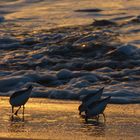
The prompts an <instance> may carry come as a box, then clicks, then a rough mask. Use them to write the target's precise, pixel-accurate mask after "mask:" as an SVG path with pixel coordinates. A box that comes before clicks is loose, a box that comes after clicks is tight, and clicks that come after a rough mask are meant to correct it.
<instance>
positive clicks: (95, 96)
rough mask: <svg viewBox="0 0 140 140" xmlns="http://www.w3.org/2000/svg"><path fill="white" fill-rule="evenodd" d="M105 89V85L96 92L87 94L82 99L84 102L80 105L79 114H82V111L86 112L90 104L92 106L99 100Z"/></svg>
mask: <svg viewBox="0 0 140 140" xmlns="http://www.w3.org/2000/svg"><path fill="white" fill-rule="evenodd" d="M103 90H104V87H103V88H101V89H99V90H98V91H97V92H95V93H91V94H88V95H86V96H85V97H84V98H83V99H82V104H81V105H80V106H79V108H78V110H79V115H81V113H82V112H84V111H85V110H86V108H87V107H88V106H90V105H91V104H93V103H94V102H97V101H98V100H100V99H101V96H102V94H103Z"/></svg>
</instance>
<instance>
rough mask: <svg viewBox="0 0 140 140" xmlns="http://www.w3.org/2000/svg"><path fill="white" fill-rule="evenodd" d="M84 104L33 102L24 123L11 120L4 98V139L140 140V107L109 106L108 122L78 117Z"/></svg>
mask: <svg viewBox="0 0 140 140" xmlns="http://www.w3.org/2000/svg"><path fill="white" fill-rule="evenodd" d="M79 103H80V102H74V101H69V102H68V101H61V100H48V99H30V100H29V102H28V103H27V105H26V109H25V116H24V120H23V118H22V110H21V111H20V112H19V117H16V116H14V118H13V119H11V110H10V109H11V107H10V105H9V104H8V98H1V100H0V107H1V115H0V137H5V138H18V139H21V138H35V139H57V140H59V139H64V140H71V139H74V140H85V139H88V140H93V139H116V140H118V139H133V140H134V139H139V137H140V133H139V131H140V120H139V118H140V111H139V105H123V106H122V105H109V106H108V107H107V109H106V111H105V114H106V122H104V119H103V117H102V116H100V119H99V122H97V121H96V120H90V121H89V122H88V123H85V120H84V119H83V118H81V117H80V116H79V115H78V110H77V107H78V105H79Z"/></svg>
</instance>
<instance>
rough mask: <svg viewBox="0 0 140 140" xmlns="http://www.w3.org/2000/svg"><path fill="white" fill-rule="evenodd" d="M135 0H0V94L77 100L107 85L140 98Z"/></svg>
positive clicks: (119, 95)
mask: <svg viewBox="0 0 140 140" xmlns="http://www.w3.org/2000/svg"><path fill="white" fill-rule="evenodd" d="M139 13H140V1H139V0H123V1H122V0H106V1H104V0H92V1H91V0H77V1H75V0H59V1H58V0H50V1H49V0H4V1H3V0H0V95H10V94H11V93H13V92H14V91H15V90H18V89H19V88H24V87H26V85H27V84H30V83H31V84H33V85H34V89H33V92H32V96H35V97H49V98H55V99H75V100H79V99H80V97H81V96H82V95H84V94H87V93H90V92H95V90H96V89H99V88H100V87H103V86H104V87H105V91H104V94H103V95H104V96H108V95H112V98H111V102H112V103H140V87H139V86H140V15H139Z"/></svg>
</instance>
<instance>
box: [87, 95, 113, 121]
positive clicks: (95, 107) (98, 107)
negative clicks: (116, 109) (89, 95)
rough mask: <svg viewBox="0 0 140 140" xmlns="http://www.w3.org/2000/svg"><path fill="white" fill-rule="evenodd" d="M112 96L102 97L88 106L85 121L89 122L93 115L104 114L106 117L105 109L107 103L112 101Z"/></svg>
mask: <svg viewBox="0 0 140 140" xmlns="http://www.w3.org/2000/svg"><path fill="white" fill-rule="evenodd" d="M110 98H111V96H109V97H107V98H104V99H101V100H99V101H97V102H93V104H91V105H90V106H88V107H87V109H86V111H85V114H86V116H85V121H86V122H87V121H88V119H89V118H91V117H97V118H98V117H99V115H100V114H103V116H104V119H105V115H104V110H105V108H106V106H107V104H108V103H109V101H110Z"/></svg>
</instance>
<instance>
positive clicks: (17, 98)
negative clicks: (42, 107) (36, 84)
mask: <svg viewBox="0 0 140 140" xmlns="http://www.w3.org/2000/svg"><path fill="white" fill-rule="evenodd" d="M32 89H33V86H32V85H30V86H29V87H28V88H27V89H24V90H19V91H16V92H14V93H13V94H12V95H11V96H10V100H9V102H10V104H11V106H12V114H15V115H17V113H18V111H19V110H20V108H21V106H23V115H24V109H25V107H24V105H25V104H26V102H27V101H28V99H29V97H30V94H31V92H32ZM14 107H19V108H18V109H17V111H16V112H15V113H14Z"/></svg>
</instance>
